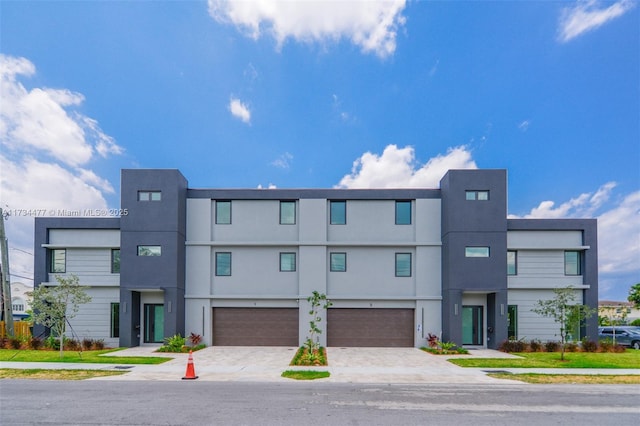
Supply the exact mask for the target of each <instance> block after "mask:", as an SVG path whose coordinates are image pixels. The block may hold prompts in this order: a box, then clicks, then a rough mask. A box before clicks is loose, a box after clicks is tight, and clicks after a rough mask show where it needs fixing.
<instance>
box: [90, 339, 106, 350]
mask: <svg viewBox="0 0 640 426" xmlns="http://www.w3.org/2000/svg"><path fill="white" fill-rule="evenodd" d="M93 347H94V348H95V350H97V351H101V350H103V349H104V340H103V339H98V340H94V341H93Z"/></svg>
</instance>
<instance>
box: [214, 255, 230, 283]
mask: <svg viewBox="0 0 640 426" xmlns="http://www.w3.org/2000/svg"><path fill="white" fill-rule="evenodd" d="M216 275H217V276H219V277H230V276H231V253H229V252H218V253H216Z"/></svg>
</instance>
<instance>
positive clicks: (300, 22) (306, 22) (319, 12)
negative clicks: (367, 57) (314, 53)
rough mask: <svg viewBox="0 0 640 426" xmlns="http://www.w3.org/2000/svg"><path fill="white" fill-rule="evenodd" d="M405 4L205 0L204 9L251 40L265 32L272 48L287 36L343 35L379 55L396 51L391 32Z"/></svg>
mask: <svg viewBox="0 0 640 426" xmlns="http://www.w3.org/2000/svg"><path fill="white" fill-rule="evenodd" d="M405 6H406V1H405V0H366V1H364V0H354V1H344V2H338V1H322V0H311V1H308V0H307V1H275V0H255V1H246V0H209V14H210V15H211V17H212V18H213V19H215V20H216V21H218V22H220V23H225V24H233V25H235V26H236V27H238V28H239V29H240V30H241V31H242V32H244V33H245V34H246V35H247V36H249V37H252V38H253V39H258V38H260V37H261V36H262V35H263V34H264V33H267V34H268V35H270V36H271V37H273V38H274V39H275V41H276V43H277V46H278V48H281V47H282V45H283V44H284V42H285V41H286V40H287V39H288V38H292V39H294V40H296V41H298V42H305V43H311V42H318V43H325V42H327V41H331V42H335V41H338V40H340V39H343V38H344V39H348V40H349V41H350V42H351V43H353V44H354V45H356V46H359V47H360V49H361V50H362V51H363V52H365V53H374V54H376V55H378V56H379V57H381V58H385V57H388V56H390V55H393V53H394V52H395V50H396V36H397V31H398V29H399V28H401V27H403V26H404V24H405V21H406V19H405V18H404V16H402V11H403V10H404V8H405Z"/></svg>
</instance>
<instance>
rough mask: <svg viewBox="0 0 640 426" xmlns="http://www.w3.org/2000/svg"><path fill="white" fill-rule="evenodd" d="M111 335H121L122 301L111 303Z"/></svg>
mask: <svg viewBox="0 0 640 426" xmlns="http://www.w3.org/2000/svg"><path fill="white" fill-rule="evenodd" d="M110 336H111V337H120V303H112V304H111V333H110Z"/></svg>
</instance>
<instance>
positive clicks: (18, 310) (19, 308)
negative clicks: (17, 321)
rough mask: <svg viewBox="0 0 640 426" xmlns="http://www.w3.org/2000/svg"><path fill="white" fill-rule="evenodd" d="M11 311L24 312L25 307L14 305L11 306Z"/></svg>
mask: <svg viewBox="0 0 640 426" xmlns="http://www.w3.org/2000/svg"><path fill="white" fill-rule="evenodd" d="M11 309H13V310H14V311H15V312H22V311H24V305H23V304H17V305H16V304H12V305H11Z"/></svg>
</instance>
